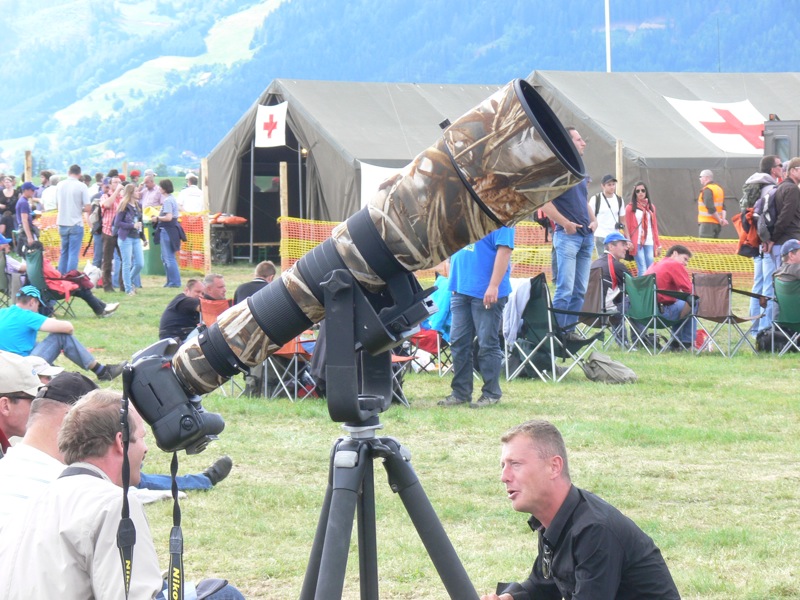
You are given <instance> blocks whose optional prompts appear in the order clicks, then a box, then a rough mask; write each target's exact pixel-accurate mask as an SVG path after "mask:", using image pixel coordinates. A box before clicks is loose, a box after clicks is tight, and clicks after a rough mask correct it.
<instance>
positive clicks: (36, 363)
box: [24, 354, 64, 377]
mask: <svg viewBox="0 0 800 600" xmlns="http://www.w3.org/2000/svg"><path fill="white" fill-rule="evenodd" d="M24 358H25V361H26V362H27V363H28V364H29V365H30V367H31V371H33V373H34V375H37V376H42V377H55V376H56V375H58V374H59V373H62V372H63V371H64V367H56V366H55V365H51V364H50V363H49V362H47V361H46V360H45V359H43V358H42V357H41V356H34V355H33V354H31V355H30V356H26V357H24Z"/></svg>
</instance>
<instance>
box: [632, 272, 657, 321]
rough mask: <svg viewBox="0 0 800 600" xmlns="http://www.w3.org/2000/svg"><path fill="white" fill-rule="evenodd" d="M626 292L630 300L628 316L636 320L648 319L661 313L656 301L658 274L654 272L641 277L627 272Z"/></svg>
mask: <svg viewBox="0 0 800 600" xmlns="http://www.w3.org/2000/svg"><path fill="white" fill-rule="evenodd" d="M625 294H626V295H627V296H628V301H629V305H628V307H627V309H626V315H627V317H628V318H630V319H633V320H634V321H647V320H649V319H652V318H653V317H654V316H656V315H658V314H659V313H658V304H657V303H656V276H655V275H654V274H653V273H651V274H650V275H641V276H639V277H633V276H631V275H629V274H628V273H625Z"/></svg>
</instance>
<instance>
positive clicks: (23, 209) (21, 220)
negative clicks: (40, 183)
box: [16, 181, 38, 256]
mask: <svg viewBox="0 0 800 600" xmlns="http://www.w3.org/2000/svg"><path fill="white" fill-rule="evenodd" d="M35 190H36V186H35V185H33V184H32V183H31V182H30V181H26V182H25V183H23V184H22V186H21V187H20V196H19V200H17V207H16V223H17V229H18V230H19V231H20V232H22V233H23V234H24V236H25V239H24V240H19V242H20V243H19V244H18V245H17V252H19V253H20V254H21V255H23V256H24V254H25V252H26V251H27V248H28V246H29V245H30V244H32V243H33V242H35V241H36V239H37V237H36V234H37V233H38V231H37V230H36V228H35V227H34V226H33V217H32V216H31V205H30V199H31V198H32V197H33V193H34V191H35Z"/></svg>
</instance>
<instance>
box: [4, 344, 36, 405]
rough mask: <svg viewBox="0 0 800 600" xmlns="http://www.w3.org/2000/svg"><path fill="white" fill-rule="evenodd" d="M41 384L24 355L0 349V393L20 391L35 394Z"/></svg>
mask: <svg viewBox="0 0 800 600" xmlns="http://www.w3.org/2000/svg"><path fill="white" fill-rule="evenodd" d="M41 386H42V383H41V382H40V381H39V377H38V376H37V375H36V374H35V373H34V372H33V369H31V365H30V363H29V362H28V361H27V360H26V357H25V356H20V355H19V354H14V353H13V352H3V351H0V395H4V394H19V393H20V392H22V393H24V394H28V395H29V396H35V395H36V392H38V391H39V388H40V387H41Z"/></svg>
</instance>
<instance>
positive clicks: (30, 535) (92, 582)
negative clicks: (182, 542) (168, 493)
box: [0, 390, 243, 600]
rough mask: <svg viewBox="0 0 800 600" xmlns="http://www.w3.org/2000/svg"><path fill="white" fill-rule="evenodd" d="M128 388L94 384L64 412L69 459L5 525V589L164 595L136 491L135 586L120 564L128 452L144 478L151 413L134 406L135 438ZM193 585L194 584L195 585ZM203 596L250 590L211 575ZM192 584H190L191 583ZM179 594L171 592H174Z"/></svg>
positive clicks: (27, 593) (231, 599)
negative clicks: (125, 403) (125, 396)
mask: <svg viewBox="0 0 800 600" xmlns="http://www.w3.org/2000/svg"><path fill="white" fill-rule="evenodd" d="M121 409H122V395H121V394H120V393H119V392H114V391H109V390H94V391H92V392H89V394H87V395H86V396H84V397H83V398H81V399H80V400H79V401H78V402H77V403H76V404H75V405H74V406H72V408H70V409H69V411H68V412H67V414H66V416H65V417H64V421H63V424H62V426H61V429H60V431H59V433H58V452H59V453H61V455H63V457H64V462H65V463H66V464H67V465H69V466H68V467H67V469H65V470H64V472H62V473H61V475H60V476H59V477H58V479H56V480H55V481H53V482H52V483H51V484H50V486H49V487H48V488H47V493H43V494H39V495H38V496H36V497H35V498H31V499H30V500H29V501H28V502H27V503H26V505H25V507H24V510H23V511H21V512H20V513H17V514H15V515H14V518H12V519H10V520H9V521H8V522H7V523H6V525H5V526H4V527H3V535H2V539H0V597H2V598H4V599H6V600H22V599H23V598H24V599H26V600H27V599H28V598H76V599H77V598H124V597H128V598H132V599H133V598H136V599H141V600H145V599H153V598H158V599H162V598H164V597H166V595H167V591H166V590H167V584H166V583H165V582H164V580H163V579H162V576H161V567H160V566H159V563H158V555H157V554H156V550H155V546H154V544H153V538H152V535H151V533H150V528H149V526H148V523H147V518H146V517H145V514H144V509H143V507H142V503H141V502H140V501H139V499H138V498H137V497H136V496H135V495H130V496H129V497H128V508H129V512H130V518H131V520H132V522H133V525H134V527H135V538H134V540H135V541H134V545H133V562H132V563H131V564H130V567H131V568H130V589H129V593H126V590H125V580H124V578H123V571H122V568H121V566H120V550H119V548H118V547H117V529H118V526H119V523H120V514H121V510H122V507H123V497H122V489H121V488H122V484H123V477H122V472H123V458H124V456H125V454H126V452H127V456H128V457H129V459H130V472H129V475H130V483H131V484H133V485H136V484H137V483H139V478H140V473H141V465H142V461H143V460H144V458H145V456H146V454H147V443H146V442H145V435H146V433H147V430H146V429H145V426H144V421H143V420H142V418H141V416H139V414H138V413H137V412H136V409H135V408H134V407H133V406H131V407H130V408H129V413H128V427H129V440H130V441H129V444H128V445H127V449H126V448H125V445H124V443H123V433H122V427H121V424H120V411H121ZM189 587H191V586H190V585H188V584H187V588H189ZM197 587H198V592H201V590H202V589H203V588H205V587H210V588H211V590H212V591H210V593H208V592H203V593H198V594H197V595H198V596H199V597H204V598H208V599H213V600H238V599H240V598H243V596H242V594H241V593H240V592H239V591H238V590H237V589H236V588H234V587H233V586H230V585H228V583H227V582H226V581H224V580H206V581H204V582H200V584H198V586H197ZM187 591H188V590H187ZM170 597H171V596H170Z"/></svg>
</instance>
